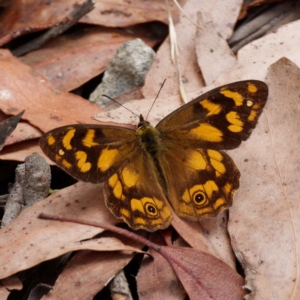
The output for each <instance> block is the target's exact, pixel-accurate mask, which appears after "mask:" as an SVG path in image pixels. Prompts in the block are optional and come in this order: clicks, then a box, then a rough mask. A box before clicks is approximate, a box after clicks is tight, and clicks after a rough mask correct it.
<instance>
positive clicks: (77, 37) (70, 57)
mask: <svg viewBox="0 0 300 300" xmlns="http://www.w3.org/2000/svg"><path fill="white" fill-rule="evenodd" d="M150 32H151V31H150ZM135 38H141V39H142V40H143V41H144V42H145V43H146V44H147V45H148V46H150V47H154V46H155V45H156V44H157V43H158V42H159V41H160V39H159V38H157V37H155V36H151V35H149V26H141V25H140V26H139V27H135V28H128V29H126V30H119V29H105V28H99V27H95V28H85V29H82V30H81V31H80V33H79V32H70V33H66V34H64V35H62V36H59V37H57V38H56V39H55V40H53V41H51V42H49V43H47V44H46V45H45V46H43V47H42V48H40V49H38V50H36V51H32V52H30V53H28V54H27V55H25V56H23V57H21V58H20V60H21V61H23V62H24V63H26V64H28V65H30V66H31V67H32V69H33V74H35V75H36V74H39V75H41V76H43V77H44V78H46V79H47V80H49V81H50V82H51V83H52V85H53V88H55V89H57V90H59V91H71V90H74V89H76V88H78V87H80V86H82V85H83V84H84V83H85V82H87V81H88V80H90V79H92V78H93V77H96V76H98V75H99V74H101V73H103V72H104V71H105V69H106V67H107V64H108V63H109V61H110V60H111V59H112V58H113V56H114V55H115V53H116V50H117V48H118V47H119V46H120V45H121V44H122V43H124V42H126V41H130V40H133V39H135Z"/></svg>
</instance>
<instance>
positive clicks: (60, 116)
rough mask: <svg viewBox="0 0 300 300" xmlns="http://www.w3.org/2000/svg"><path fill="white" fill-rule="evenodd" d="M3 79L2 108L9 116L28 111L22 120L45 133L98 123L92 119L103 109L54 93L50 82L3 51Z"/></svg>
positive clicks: (0, 56) (0, 68)
mask: <svg viewBox="0 0 300 300" xmlns="http://www.w3.org/2000/svg"><path fill="white" fill-rule="evenodd" d="M0 71H1V75H2V77H1V78H2V81H1V88H0V95H1V103H0V108H1V110H2V111H4V112H5V113H6V114H15V113H18V112H20V110H23V109H26V112H25V114H24V116H23V119H26V120H28V121H29V122H30V123H31V124H33V125H35V126H36V127H38V128H40V129H41V130H43V131H48V130H50V129H53V128H55V127H59V126H63V125H69V124H74V123H79V122H82V123H88V122H89V123H96V121H93V120H92V119H91V116H92V115H93V114H95V113H96V112H100V111H101V109H100V108H99V107H98V106H96V105H94V104H92V103H89V102H88V101H85V100H84V99H83V98H81V97H78V96H75V95H73V94H69V93H65V92H57V91H55V90H53V88H52V86H51V85H50V83H49V82H47V81H46V80H45V79H43V78H41V77H34V76H33V75H32V74H31V69H30V67H28V66H26V65H25V64H23V63H21V62H20V61H19V60H18V59H17V58H15V57H13V56H12V55H11V54H10V53H9V51H7V50H1V51H0Z"/></svg>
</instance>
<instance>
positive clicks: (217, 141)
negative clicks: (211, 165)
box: [156, 80, 268, 149]
mask: <svg viewBox="0 0 300 300" xmlns="http://www.w3.org/2000/svg"><path fill="white" fill-rule="evenodd" d="M267 97H268V88H267V86H266V84H265V83H264V82H261V81H257V80H247V81H240V82H235V83H231V84H228V85H224V86H221V87H219V88H216V89H213V90H211V91H209V92H207V93H205V94H203V95H201V96H199V97H198V98H196V99H194V100H193V101H191V102H189V103H187V104H186V105H184V106H182V107H180V108H179V109H177V110H176V111H174V112H173V113H171V114H170V115H168V116H167V117H166V118H164V119H163V120H162V121H161V122H160V123H158V125H157V127H156V128H157V129H159V130H160V131H162V132H163V133H164V134H165V138H166V139H171V140H179V141H180V142H182V143H184V144H188V145H190V146H193V147H201V148H205V149H232V148H236V147H238V146H239V145H240V143H241V142H242V141H244V140H246V139H247V138H248V137H249V135H250V134H251V131H252V130H253V128H254V127H255V126H256V123H257V120H258V118H259V116H260V114H261V112H262V109H263V107H264V106H265V103H266V101H267Z"/></svg>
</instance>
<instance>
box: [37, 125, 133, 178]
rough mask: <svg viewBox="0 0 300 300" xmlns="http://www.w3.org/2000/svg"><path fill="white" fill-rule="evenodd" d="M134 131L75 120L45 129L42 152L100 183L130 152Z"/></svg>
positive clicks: (72, 171)
mask: <svg viewBox="0 0 300 300" xmlns="http://www.w3.org/2000/svg"><path fill="white" fill-rule="evenodd" d="M135 140H136V136H135V131H133V130H131V129H127V128H123V127H116V126H104V125H83V124H75V125H69V126H64V127H59V128H56V129H53V130H51V131H49V132H47V133H45V134H44V135H43V136H42V137H41V139H40V147H41V148H42V150H43V151H44V153H45V154H46V155H47V156H48V157H49V158H50V159H51V160H53V161H54V162H55V163H56V164H57V165H58V166H59V167H61V168H62V169H63V170H64V171H66V172H67V173H69V174H70V175H71V176H73V177H74V178H76V179H78V180H82V181H87V182H92V183H100V182H103V181H105V180H107V179H108V178H109V177H110V176H111V175H112V174H114V173H115V172H116V170H117V169H119V168H120V167H121V166H122V165H123V164H124V163H125V162H126V160H127V158H128V156H130V155H131V152H132V148H133V146H134V144H135Z"/></svg>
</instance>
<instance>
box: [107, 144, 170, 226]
mask: <svg viewBox="0 0 300 300" xmlns="http://www.w3.org/2000/svg"><path fill="white" fill-rule="evenodd" d="M136 149H138V148H136ZM148 155H149V154H147V153H145V152H142V151H136V153H135V155H132V156H131V158H130V159H129V160H128V161H127V162H126V164H124V165H123V166H121V167H120V168H119V169H118V171H117V172H116V173H114V174H113V175H112V176H111V177H110V178H109V179H108V181H107V182H106V183H105V192H104V195H105V201H106V205H107V207H108V208H109V209H110V210H111V211H112V212H113V214H114V215H115V216H116V217H118V218H122V219H123V220H124V221H125V222H126V223H128V224H129V225H130V227H131V228H133V229H139V228H142V229H147V230H148V231H155V230H157V229H161V228H166V227H168V226H169V224H170V222H171V220H172V213H171V210H170V206H169V204H168V201H167V198H166V196H165V193H164V190H163V189H162V187H161V185H160V183H159V180H158V177H157V175H158V174H157V173H156V172H155V166H154V164H153V161H152V159H151V158H150V157H148Z"/></svg>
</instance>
